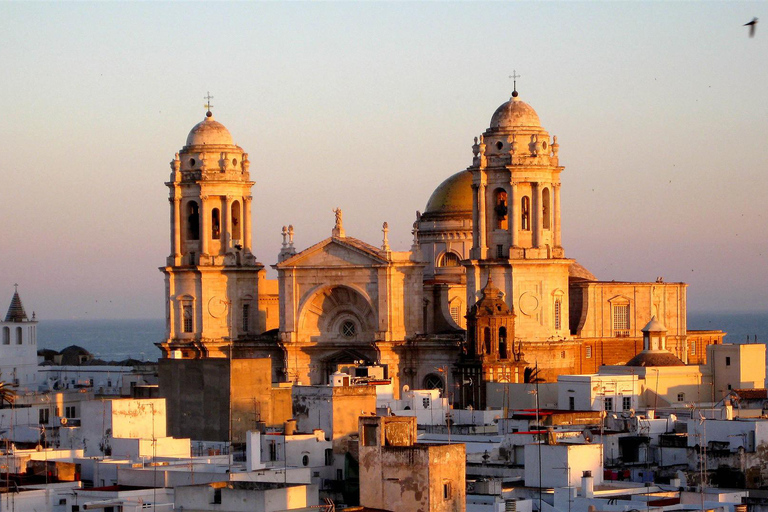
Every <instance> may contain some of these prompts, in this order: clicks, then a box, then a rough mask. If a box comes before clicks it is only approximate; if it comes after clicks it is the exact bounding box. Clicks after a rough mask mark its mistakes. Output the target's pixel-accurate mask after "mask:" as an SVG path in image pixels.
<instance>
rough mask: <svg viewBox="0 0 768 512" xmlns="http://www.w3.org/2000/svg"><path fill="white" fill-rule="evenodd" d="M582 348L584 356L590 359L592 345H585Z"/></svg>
mask: <svg viewBox="0 0 768 512" xmlns="http://www.w3.org/2000/svg"><path fill="white" fill-rule="evenodd" d="M584 350H585V354H584V357H586V358H587V359H592V347H591V346H590V345H587V347H586V348H585V349H584Z"/></svg>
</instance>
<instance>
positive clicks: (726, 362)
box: [725, 357, 731, 366]
mask: <svg viewBox="0 0 768 512" xmlns="http://www.w3.org/2000/svg"><path fill="white" fill-rule="evenodd" d="M725 366H731V358H730V357H726V358H725Z"/></svg>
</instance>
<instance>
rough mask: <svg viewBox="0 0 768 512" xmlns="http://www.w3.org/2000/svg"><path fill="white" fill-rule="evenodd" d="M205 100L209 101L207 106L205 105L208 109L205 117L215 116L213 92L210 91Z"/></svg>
mask: <svg viewBox="0 0 768 512" xmlns="http://www.w3.org/2000/svg"><path fill="white" fill-rule="evenodd" d="M203 99H205V100H207V102H206V104H205V105H204V106H205V109H206V112H205V115H206V116H207V117H211V116H212V115H213V113H212V112H211V108H212V107H213V105H211V100H212V99H213V96H211V91H208V94H206V95H205V96H204V97H203Z"/></svg>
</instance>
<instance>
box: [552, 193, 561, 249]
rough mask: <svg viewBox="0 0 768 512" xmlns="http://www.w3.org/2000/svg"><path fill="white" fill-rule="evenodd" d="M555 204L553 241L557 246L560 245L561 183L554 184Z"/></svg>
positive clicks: (553, 206) (553, 211)
mask: <svg viewBox="0 0 768 512" xmlns="http://www.w3.org/2000/svg"><path fill="white" fill-rule="evenodd" d="M552 191H553V192H554V193H553V194H552V195H553V199H554V201H553V205H552V208H553V210H552V213H554V222H553V224H554V226H553V227H554V235H555V236H554V241H553V242H552V243H553V245H554V246H555V247H560V184H559V183H553V184H552Z"/></svg>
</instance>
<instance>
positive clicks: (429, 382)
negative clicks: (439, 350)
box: [424, 373, 443, 391]
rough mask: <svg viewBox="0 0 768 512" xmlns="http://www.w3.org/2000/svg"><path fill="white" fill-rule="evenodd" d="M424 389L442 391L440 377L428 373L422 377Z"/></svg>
mask: <svg viewBox="0 0 768 512" xmlns="http://www.w3.org/2000/svg"><path fill="white" fill-rule="evenodd" d="M424 389H439V390H440V391H442V390H443V379H441V378H440V376H438V375H435V374H434V373H430V374H429V375H427V376H426V377H424Z"/></svg>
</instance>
